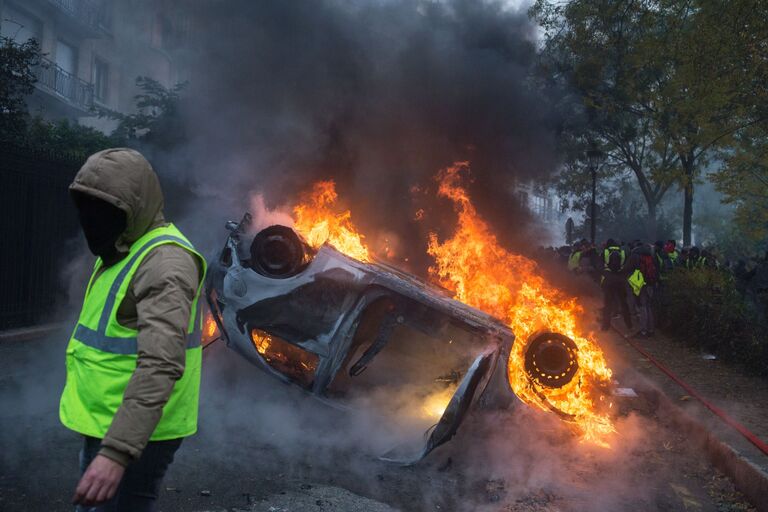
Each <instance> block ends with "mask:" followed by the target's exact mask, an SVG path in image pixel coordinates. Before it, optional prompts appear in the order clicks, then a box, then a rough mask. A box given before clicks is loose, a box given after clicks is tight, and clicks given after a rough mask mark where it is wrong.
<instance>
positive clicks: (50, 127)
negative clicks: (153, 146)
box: [26, 117, 123, 158]
mask: <svg viewBox="0 0 768 512" xmlns="http://www.w3.org/2000/svg"><path fill="white" fill-rule="evenodd" d="M26 142H27V145H30V146H33V147H34V148H35V149H38V150H43V151H52V152H56V153H63V152H68V153H72V154H78V155H81V156H82V157H83V158H84V157H87V156H88V155H91V154H93V153H96V152H97V151H101V150H102V149H107V148H110V147H115V146H122V145H123V143H122V142H123V141H121V140H120V139H118V138H116V137H114V136H107V135H104V134H103V133H101V132H100V131H98V130H94V129H93V128H89V127H87V126H82V125H80V124H77V123H70V122H69V121H68V120H66V119H65V120H60V121H55V122H49V121H46V120H44V119H42V118H40V117H35V118H33V119H32V120H31V122H30V123H29V126H28V128H27V133H26Z"/></svg>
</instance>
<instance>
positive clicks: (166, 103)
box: [98, 76, 187, 149]
mask: <svg viewBox="0 0 768 512" xmlns="http://www.w3.org/2000/svg"><path fill="white" fill-rule="evenodd" d="M136 86H137V87H138V88H139V89H140V90H141V91H142V92H141V93H140V94H137V95H136V96H135V97H134V99H135V100H136V109H137V112H136V113H133V114H123V113H121V112H117V111H114V110H109V109H103V108H102V109H99V111H98V113H99V116H100V117H107V118H110V119H115V120H117V121H118V126H117V128H116V129H115V132H114V133H113V136H115V137H117V138H120V139H125V140H128V141H130V140H137V141H140V142H142V143H147V144H150V145H152V146H155V147H156V148H159V149H171V148H173V147H174V146H176V145H178V144H181V143H182V142H183V141H184V140H186V138H185V137H186V135H185V132H184V124H183V122H182V119H181V118H180V116H179V102H180V99H181V92H182V91H183V90H184V88H185V87H186V86H187V83H186V82H182V83H178V84H176V85H174V86H173V87H171V88H170V89H169V88H166V87H164V86H163V85H162V84H161V83H160V82H158V81H157V80H154V79H152V78H149V77H145V76H140V77H138V78H136Z"/></svg>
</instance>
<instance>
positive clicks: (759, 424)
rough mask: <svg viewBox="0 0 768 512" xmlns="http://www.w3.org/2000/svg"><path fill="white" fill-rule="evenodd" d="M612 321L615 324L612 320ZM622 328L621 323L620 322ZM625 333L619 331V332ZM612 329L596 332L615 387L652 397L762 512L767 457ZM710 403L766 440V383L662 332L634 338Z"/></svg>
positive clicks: (767, 500) (767, 495) (766, 500)
mask: <svg viewBox="0 0 768 512" xmlns="http://www.w3.org/2000/svg"><path fill="white" fill-rule="evenodd" d="M616 323H618V322H616ZM622 327H623V326H622ZM621 333H622V334H625V331H624V330H622V331H621ZM622 334H619V333H617V332H616V331H614V330H611V331H608V332H604V333H602V334H601V335H599V340H600V344H601V346H602V347H603V349H604V351H605V352H606V357H607V358H608V360H609V364H610V365H611V368H612V369H613V370H614V375H615V377H616V378H617V380H618V381H619V382H620V384H621V386H628V387H633V388H635V389H636V390H637V391H638V392H639V393H646V394H651V395H654V394H655V395H656V398H657V399H658V401H659V407H658V411H657V414H658V415H659V416H664V417H665V419H668V420H671V421H672V422H673V423H674V424H675V425H676V426H677V428H678V429H679V430H681V433H683V434H684V435H686V436H687V437H688V438H689V439H690V440H691V443H694V444H697V445H698V446H699V449H701V450H702V451H703V452H704V453H705V455H706V456H707V458H708V459H709V460H710V462H711V463H712V464H713V465H715V466H716V467H717V468H718V469H720V470H721V471H722V472H724V473H726V474H727V475H728V476H729V477H730V478H731V479H732V480H733V481H734V483H735V484H736V487H737V488H739V489H740V490H741V491H742V492H743V493H744V494H745V495H747V496H749V497H750V499H751V501H752V502H753V503H754V505H755V506H756V507H757V509H758V510H760V511H764V510H768V456H766V455H765V454H763V453H762V452H761V451H760V450H759V449H758V448H756V447H755V446H754V445H753V444H751V443H750V442H749V441H747V440H746V439H745V438H744V437H743V436H742V435H741V434H740V433H739V432H737V431H736V430H735V429H733V428H732V427H730V426H729V425H727V424H725V423H724V422H723V421H722V420H721V419H720V418H719V417H718V416H716V415H715V414H714V413H712V412H711V411H710V410H709V409H707V408H706V407H705V406H704V405H703V404H701V403H700V402H699V401H697V400H696V399H694V398H693V397H691V396H689V395H688V394H687V393H686V391H685V390H683V389H682V388H681V387H680V386H679V385H678V384H677V383H675V382H674V381H673V380H672V379H670V378H669V377H668V376H667V375H666V374H664V373H663V372H662V371H661V370H659V369H658V368H657V367H656V366H655V365H654V364H652V363H651V362H650V361H649V360H648V359H647V358H646V357H644V356H643V355H641V354H640V353H639V352H638V351H637V350H635V349H634V348H633V347H632V346H631V345H630V344H629V343H628V341H627V340H626V339H625V338H624V337H623V336H622ZM633 342H635V343H636V344H638V345H640V346H641V348H642V349H643V350H644V351H646V352H648V353H649V354H650V355H651V356H652V357H653V358H655V359H656V360H658V361H659V362H661V363H662V364H663V365H664V366H666V367H667V368H668V369H669V370H671V372H672V373H674V374H675V375H676V376H677V377H678V378H680V379H682V380H683V381H684V382H686V383H687V384H688V385H689V386H690V387H692V388H693V389H695V390H696V391H697V392H698V393H699V394H700V395H703V396H704V397H705V398H706V399H707V401H709V402H710V403H711V404H712V405H714V406H716V407H718V408H720V409H722V410H723V411H725V412H726V413H727V414H728V415H729V416H731V417H732V418H733V419H735V420H736V421H737V422H739V423H741V424H742V425H743V426H744V427H746V428H747V429H749V430H750V431H751V432H752V433H753V434H755V435H756V436H757V437H759V438H760V439H761V440H762V441H763V442H766V441H768V381H766V379H762V378H759V377H752V376H748V375H744V373H743V372H742V371H741V370H740V369H739V368H738V367H736V366H729V365H727V364H725V363H723V362H721V361H719V360H717V359H712V358H711V356H708V357H704V356H705V355H706V354H702V353H700V352H699V351H697V350H696V349H694V348H691V347H688V346H685V345H683V344H682V343H680V342H677V341H675V340H672V339H670V338H668V337H666V336H664V335H663V334H660V333H659V334H657V335H656V336H655V337H654V338H650V339H638V340H634V339H633Z"/></svg>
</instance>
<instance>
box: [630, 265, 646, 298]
mask: <svg viewBox="0 0 768 512" xmlns="http://www.w3.org/2000/svg"><path fill="white" fill-rule="evenodd" d="M627 281H629V286H631V287H632V293H634V294H635V296H639V295H640V291H641V290H642V289H643V286H645V277H644V276H643V273H642V272H640V269H637V270H635V271H634V272H632V275H631V276H629V278H627Z"/></svg>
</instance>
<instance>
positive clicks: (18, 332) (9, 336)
mask: <svg viewBox="0 0 768 512" xmlns="http://www.w3.org/2000/svg"><path fill="white" fill-rule="evenodd" d="M67 325H69V323H68V322H57V323H53V324H44V325H36V326H34V327H22V328H20V329H8V330H6V331H0V342H3V341H25V340H30V339H34V338H39V337H40V336H45V335H46V334H50V333H52V332H55V331H58V330H60V329H63V328H64V327H66V326H67Z"/></svg>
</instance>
